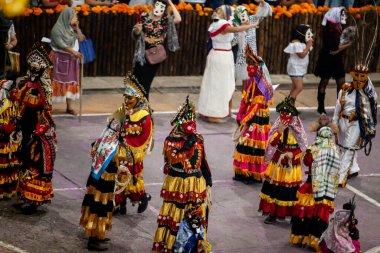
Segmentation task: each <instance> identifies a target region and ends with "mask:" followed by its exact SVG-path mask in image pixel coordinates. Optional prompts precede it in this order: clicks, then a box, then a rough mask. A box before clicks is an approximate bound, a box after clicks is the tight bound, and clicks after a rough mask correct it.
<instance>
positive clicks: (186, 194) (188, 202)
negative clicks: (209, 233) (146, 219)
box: [153, 135, 211, 252]
mask: <svg viewBox="0 0 380 253" xmlns="http://www.w3.org/2000/svg"><path fill="white" fill-rule="evenodd" d="M163 154H164V158H165V168H164V172H165V173H166V174H167V176H166V178H165V181H164V184H163V186H162V190H161V197H162V198H163V199H164V203H163V205H162V206H161V209H160V214H159V216H158V219H157V223H158V228H157V231H156V234H155V237H154V243H153V250H154V251H159V252H171V250H172V247H173V244H174V242H175V239H176V235H177V232H178V229H179V224H180V223H181V222H182V220H183V218H184V213H185V210H186V209H189V208H190V207H191V206H192V205H195V204H196V203H197V202H198V201H203V202H204V203H203V204H202V212H203V213H202V217H204V218H203V220H202V223H203V225H204V226H205V230H206V227H207V213H206V212H207V204H206V198H207V191H206V190H207V185H209V184H210V183H209V182H208V181H210V180H211V174H210V172H209V168H208V164H207V161H206V157H205V151H204V143H203V138H202V137H201V136H200V135H191V136H187V138H184V137H175V136H168V137H167V138H166V140H165V144H164V149H163Z"/></svg>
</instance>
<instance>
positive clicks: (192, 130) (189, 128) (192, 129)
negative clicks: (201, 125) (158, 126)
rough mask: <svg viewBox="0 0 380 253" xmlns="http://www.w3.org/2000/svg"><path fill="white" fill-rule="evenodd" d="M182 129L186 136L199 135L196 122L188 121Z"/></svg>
mask: <svg viewBox="0 0 380 253" xmlns="http://www.w3.org/2000/svg"><path fill="white" fill-rule="evenodd" d="M182 129H183V131H184V132H185V133H186V134H189V135H191V134H196V133H197V124H196V122H195V121H188V122H185V123H183V124H182Z"/></svg>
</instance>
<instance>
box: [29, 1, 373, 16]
mask: <svg viewBox="0 0 380 253" xmlns="http://www.w3.org/2000/svg"><path fill="white" fill-rule="evenodd" d="M243 6H245V7H246V8H247V9H248V11H249V13H251V14H255V13H256V11H257V9H258V6H257V5H254V4H249V5H247V4H243ZM65 7H67V5H57V6H56V7H55V8H53V9H41V8H38V7H37V8H36V7H33V8H29V9H26V10H25V11H24V16H29V15H35V16H39V15H41V14H42V13H46V14H54V13H60V12H61V11H62V10H63V9H64V8H65ZM74 8H75V10H76V11H77V12H79V13H81V14H82V15H84V16H87V15H89V14H90V13H95V14H99V13H112V14H117V13H123V14H128V15H134V14H140V13H142V12H149V11H151V10H152V8H153V7H152V6H148V5H145V6H140V5H137V6H135V7H131V6H128V5H127V4H116V5H114V6H112V7H108V6H94V7H91V6H90V5H88V4H84V5H82V6H77V7H74ZM169 8H171V7H169ZM176 8H177V10H178V11H195V12H197V13H198V15H199V16H209V15H211V13H212V11H213V9H212V8H208V7H202V6H201V5H200V4H196V5H195V7H193V6H192V5H191V4H186V3H180V4H178V5H176ZM272 9H273V16H274V19H279V18H280V17H281V16H283V15H285V16H286V17H288V18H291V17H292V16H293V15H294V14H307V13H309V14H315V15H323V14H324V13H325V12H326V11H328V10H329V9H330V8H329V7H327V6H320V7H315V5H314V4H308V3H302V4H294V5H292V6H290V7H286V6H276V7H273V6H272ZM371 10H377V13H378V15H380V6H373V5H367V6H364V7H360V8H348V12H349V13H351V14H352V15H355V18H357V19H360V17H361V16H360V13H362V12H366V11H371Z"/></svg>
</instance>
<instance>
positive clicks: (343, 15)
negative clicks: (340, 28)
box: [340, 11, 347, 25]
mask: <svg viewBox="0 0 380 253" xmlns="http://www.w3.org/2000/svg"><path fill="white" fill-rule="evenodd" d="M340 23H341V24H342V25H345V24H346V23H347V15H346V13H345V12H344V11H343V12H342V15H340Z"/></svg>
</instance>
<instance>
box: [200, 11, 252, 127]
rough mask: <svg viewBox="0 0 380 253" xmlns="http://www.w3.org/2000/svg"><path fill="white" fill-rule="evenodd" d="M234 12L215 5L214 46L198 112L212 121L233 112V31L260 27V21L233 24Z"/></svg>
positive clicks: (204, 76)
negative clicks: (232, 14)
mask: <svg viewBox="0 0 380 253" xmlns="http://www.w3.org/2000/svg"><path fill="white" fill-rule="evenodd" d="M231 13H232V11H231V7H230V6H228V5H222V6H220V7H219V8H217V9H215V11H214V13H213V22H212V23H211V25H210V27H209V29H208V32H209V36H210V38H211V40H212V49H211V51H210V53H209V54H208V56H207V63H206V69H205V72H204V74H203V80H202V86H201V92H200V95H199V104H198V113H199V114H200V115H202V116H203V117H205V118H206V119H207V120H208V121H210V122H224V120H225V118H226V117H228V116H229V115H230V111H231V98H232V95H233V93H234V91H235V65H234V57H233V53H232V51H231V42H232V40H233V38H234V35H233V33H236V32H243V31H246V30H248V29H251V28H257V27H258V24H257V23H254V24H248V25H242V26H239V27H233V26H232V25H231V23H230V22H229V21H228V20H230V17H231Z"/></svg>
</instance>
